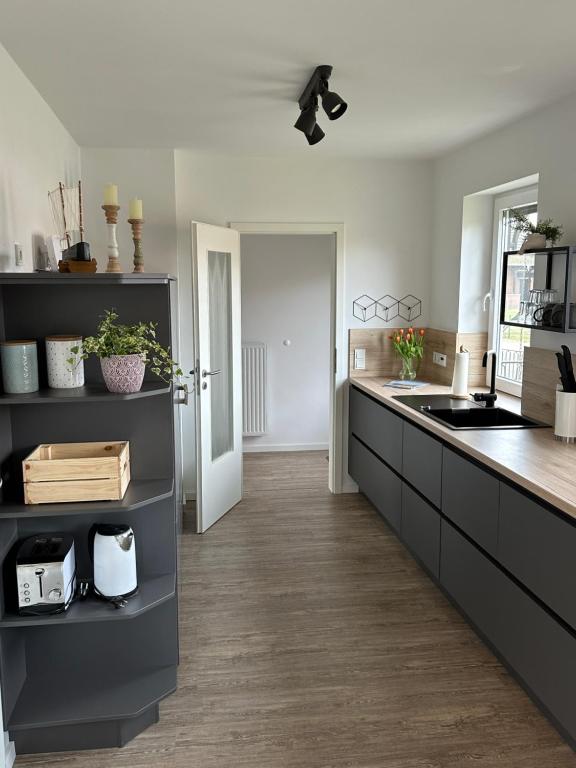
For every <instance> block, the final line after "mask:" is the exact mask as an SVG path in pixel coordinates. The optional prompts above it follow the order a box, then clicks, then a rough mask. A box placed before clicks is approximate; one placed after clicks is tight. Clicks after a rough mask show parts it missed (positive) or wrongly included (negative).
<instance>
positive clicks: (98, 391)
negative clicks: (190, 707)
mask: <svg viewBox="0 0 576 768" xmlns="http://www.w3.org/2000/svg"><path fill="white" fill-rule="evenodd" d="M175 290H176V284H175V281H174V280H173V279H172V278H170V277H169V276H168V275H159V274H156V275H147V274H138V275H129V274H105V273H100V274H98V273H97V274H94V275H89V276H87V275H82V274H74V273H72V274H57V273H45V272H42V273H37V274H33V273H30V274H27V273H19V274H8V273H4V274H0V340H2V339H5V338H8V339H10V338H16V339H18V338H22V339H37V340H40V343H39V344H38V362H39V366H38V369H39V386H40V389H39V390H38V392H34V393H30V394H24V395H7V394H2V393H0V468H1V473H2V480H3V487H2V497H1V498H0V562H1V564H2V567H0V678H1V679H2V705H3V712H4V724H5V729H6V730H7V731H8V732H9V735H10V739H11V740H13V741H14V742H15V745H16V750H17V752H18V753H38V752H60V751H66V750H71V749H74V750H77V749H97V748H108V747H119V746H123V745H124V744H126V743H127V742H128V741H130V740H131V739H133V738H134V737H135V736H136V735H138V734H139V733H140V732H141V731H143V730H144V729H146V728H147V727H148V726H150V725H152V724H153V723H155V722H157V721H158V718H159V702H160V701H161V700H162V699H163V698H164V697H166V696H168V695H169V694H170V693H171V692H172V691H174V690H175V688H176V669H177V664H178V620H177V619H178V611H177V585H176V556H177V553H176V530H177V525H178V515H177V513H178V505H177V499H179V498H180V497H181V494H180V488H179V481H178V479H177V477H176V474H175V471H174V468H175V445H176V443H175V439H174V412H175V407H176V406H175V405H174V402H173V388H172V387H171V386H168V385H166V384H164V382H162V381H160V380H158V378H157V377H156V376H155V375H154V374H153V373H151V372H147V374H146V379H145V382H144V386H143V389H142V390H141V391H140V392H138V393H135V394H133V395H122V394H111V393H109V392H107V390H106V388H105V386H104V383H103V380H102V373H101V370H100V365H99V362H98V360H97V359H96V358H94V357H91V358H89V359H88V360H86V361H85V377H86V385H85V386H84V387H81V388H79V389H67V390H55V389H49V388H48V386H47V385H48V381H47V376H46V364H45V362H46V361H45V351H44V343H43V339H44V337H45V336H46V334H63V333H70V332H73V333H77V334H78V335H81V336H82V337H83V338H86V336H89V335H92V334H94V332H95V330H96V327H97V324H98V321H99V319H100V317H101V315H102V313H103V311H104V310H105V309H106V308H107V307H115V308H116V309H117V310H118V312H119V313H121V315H122V318H123V319H125V321H126V322H127V323H135V322H138V321H140V320H146V321H151V322H154V323H157V324H158V341H159V342H160V343H161V344H163V345H166V346H170V345H171V344H172V343H173V339H174V333H175V329H174V326H173V321H172V318H173V312H174V307H175ZM71 318H73V319H74V322H73V326H74V327H72V328H71ZM109 440H125V441H129V443H130V464H131V474H132V480H131V482H130V484H129V486H128V488H127V490H126V494H125V495H124V498H122V499H117V500H115V501H104V502H102V501H89V502H68V503H49V504H40V505H35V504H25V503H24V498H23V489H22V479H23V476H22V466H21V462H22V459H23V458H24V456H26V455H27V454H28V453H30V451H31V450H32V448H33V447H34V446H35V445H39V444H42V443H74V442H98V441H109ZM104 522H106V523H118V524H123V525H128V526H129V527H130V528H132V530H133V531H134V533H135V542H136V560H137V567H138V582H139V587H140V590H139V593H138V594H137V595H135V596H134V597H132V598H130V599H129V600H128V602H127V605H126V607H125V608H122V609H119V610H116V609H115V608H114V607H112V606H111V605H109V604H107V603H105V602H102V601H99V600H97V599H96V598H95V597H93V596H89V597H88V599H87V600H86V601H85V602H81V601H78V602H74V603H72V605H71V606H70V608H69V609H68V610H67V611H65V612H64V613H61V614H51V615H43V616H20V615H19V614H18V611H17V599H18V594H17V591H16V588H15V586H14V585H13V584H12V583H11V579H12V578H14V576H13V575H12V574H14V571H13V570H12V568H13V567H14V568H15V564H14V562H13V551H14V548H15V546H16V545H17V543H18V542H20V541H21V540H22V539H25V538H27V537H29V536H35V535H38V534H39V533H45V534H48V535H50V534H54V533H57V532H62V533H69V534H72V535H73V537H74V543H75V550H76V565H77V574H78V578H81V579H90V578H91V577H92V565H91V560H90V553H89V545H88V534H89V531H90V529H91V527H92V525H93V524H94V523H104ZM14 575H15V574H14ZM47 659H48V660H49V663H46V660H47Z"/></svg>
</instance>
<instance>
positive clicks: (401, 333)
mask: <svg viewBox="0 0 576 768" xmlns="http://www.w3.org/2000/svg"><path fill="white" fill-rule="evenodd" d="M403 335H404V328H400V336H403Z"/></svg>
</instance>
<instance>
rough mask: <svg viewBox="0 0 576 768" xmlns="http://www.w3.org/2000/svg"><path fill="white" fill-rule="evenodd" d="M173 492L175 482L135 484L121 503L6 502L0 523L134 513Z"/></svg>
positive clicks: (152, 481)
mask: <svg viewBox="0 0 576 768" xmlns="http://www.w3.org/2000/svg"><path fill="white" fill-rule="evenodd" d="M173 492H174V482H173V480H172V478H162V479H159V480H131V481H130V485H129V486H128V489H127V491H126V493H125V495H124V498H123V499H119V500H117V501H83V502H77V501H70V502H60V503H58V504H24V501H17V502H12V501H5V502H3V503H2V504H0V519H2V518H4V519H8V518H23V517H63V516H67V515H85V514H90V513H92V514H98V513H103V512H104V513H108V512H130V511H131V510H133V509H138V508H139V507H144V506H147V505H148V504H154V503H155V502H157V501H161V500H162V499H167V498H169V497H170V496H172V494H173Z"/></svg>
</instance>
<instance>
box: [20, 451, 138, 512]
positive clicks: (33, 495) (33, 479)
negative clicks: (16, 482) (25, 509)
mask: <svg viewBox="0 0 576 768" xmlns="http://www.w3.org/2000/svg"><path fill="white" fill-rule="evenodd" d="M22 470H23V475H24V501H25V503H26V504H54V503H58V502H66V501H114V500H117V499H122V498H123V497H124V494H125V493H126V488H127V487H128V484H129V482H130V443H128V442H126V441H113V442H109V443H49V444H46V445H39V446H38V447H37V448H36V449H35V450H34V451H32V453H31V454H30V455H29V456H27V457H26V458H25V459H24V461H23V462H22Z"/></svg>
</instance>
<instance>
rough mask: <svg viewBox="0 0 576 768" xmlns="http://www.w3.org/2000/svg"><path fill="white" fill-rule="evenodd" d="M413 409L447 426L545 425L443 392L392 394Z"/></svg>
mask: <svg viewBox="0 0 576 768" xmlns="http://www.w3.org/2000/svg"><path fill="white" fill-rule="evenodd" d="M395 399H396V400H400V401H402V402H404V403H405V404H406V405H408V406H410V408H413V409H414V410H415V411H419V412H420V413H422V414H424V415H425V416H428V418H430V419H432V420H433V421H437V422H438V423H439V424H443V425H444V426H445V427H449V428H450V429H534V428H537V427H546V426H547V425H546V424H542V423H540V422H539V421H534V419H528V418H526V416H521V415H520V414H519V413H514V411H508V410H506V408H499V407H494V408H486V407H485V406H483V405H478V404H476V403H474V402H472V401H470V400H460V401H457V400H452V399H451V398H449V397H447V396H445V395H440V396H439V395H396V396H395Z"/></svg>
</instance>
